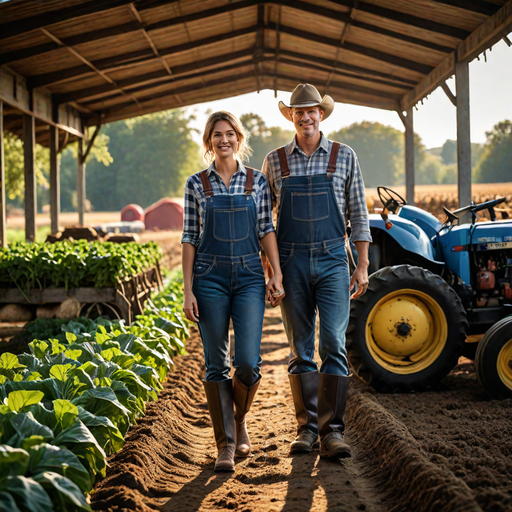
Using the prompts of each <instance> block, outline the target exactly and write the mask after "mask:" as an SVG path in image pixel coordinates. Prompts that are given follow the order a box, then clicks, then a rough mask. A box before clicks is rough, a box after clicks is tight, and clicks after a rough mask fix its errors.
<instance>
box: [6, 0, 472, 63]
mask: <svg viewBox="0 0 512 512" xmlns="http://www.w3.org/2000/svg"><path fill="white" fill-rule="evenodd" d="M122 1H123V2H124V4H129V3H131V2H126V1H124V0H122ZM274 2H275V0H274V1H269V0H260V1H258V0H242V1H241V2H236V3H232V4H229V5H226V6H223V7H221V8H213V9H207V10H204V11H200V12H198V13H194V14H188V15H185V16H179V17H175V18H170V19H167V20H162V21H159V22H157V23H153V24H145V25H143V28H144V29H145V30H146V31H151V30H156V29H160V28H167V27H171V26H175V25H179V24H182V23H188V22H190V21H197V20H200V19H205V18H209V17H212V16H218V15H221V14H224V13H226V12H231V11H235V10H239V9H244V8H247V7H251V6H254V5H257V4H272V3H274ZM98 3H101V2H98ZM135 3H136V2H135ZM336 3H339V4H340V5H348V6H349V7H350V6H351V5H352V0H343V1H341V0H338V1H337V2H336ZM279 4H280V5H284V6H287V7H291V8H293V9H297V10H299V11H302V12H307V13H310V14H315V15H318V16H323V17H326V18H329V19H336V20H339V21H342V22H347V21H349V16H348V15H346V14H344V13H340V12H339V11H336V10H334V9H329V8H327V7H321V6H316V5H311V4H309V3H307V2H304V1H300V0H281V1H280V2H279ZM146 7H147V8H150V6H146ZM139 9H140V8H139ZM358 10H360V11H361V12H370V13H372V14H377V15H378V16H381V17H383V18H386V19H390V20H393V21H398V22H401V23H407V24H410V25H412V26H416V27H418V28H423V29H426V30H430V31H432V32H434V33H439V34H444V35H448V36H451V37H456V38H458V39H464V38H466V37H467V36H468V35H469V33H468V32H467V31H465V30H461V29H459V28H456V27H451V26H449V25H445V24H442V23H434V22H431V21H429V20H425V19H423V18H420V17H417V16H412V15H407V14H403V13H400V12H398V11H393V10H391V9H384V8H380V7H378V6H374V5H373V4H368V3H365V2H360V3H359V4H358ZM379 13H380V14H379ZM352 23H353V25H354V26H357V27H360V28H364V29H366V30H370V31H373V32H376V33H380V34H383V35H387V36H389V37H394V38H396V39H399V40H403V41H407V42H410V43H412V44H417V45H420V46H425V47H427V48H432V49H435V50H438V51H443V52H447V51H449V50H450V48H448V47H446V46H443V45H439V44H435V43H431V42H428V41H424V40H422V39H420V38H415V37H411V36H407V35H405V34H401V33H400V32H397V31H393V30H389V29H385V28H382V27H379V26H378V25H374V24H370V23H367V22H366V23H364V22H359V21H357V22H356V21H354V22H352ZM1 27H2V26H1V25H0V29H1ZM140 29H141V24H140V22H138V21H135V22H130V23H123V24H121V25H116V26H114V27H109V28H105V29H99V30H94V31H90V32H86V33H83V34H80V35H76V36H70V37H67V38H63V39H62V41H63V43H65V44H66V45H67V46H74V45H78V44H82V43H86V42H89V41H98V40H101V39H104V38H107V37H112V36H116V35H121V34H126V33H129V32H135V31H139V30H140ZM0 39H1V37H0ZM57 49H59V45H55V44H43V45H36V46H33V47H29V48H24V49H22V50H15V51H12V52H6V53H4V54H0V64H7V63H9V62H14V61H16V60H21V59H24V58H29V57H34V56H36V55H41V54H43V53H48V52H51V51H54V50H57Z"/></svg>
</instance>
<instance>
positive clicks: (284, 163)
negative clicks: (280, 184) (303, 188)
mask: <svg viewBox="0 0 512 512" xmlns="http://www.w3.org/2000/svg"><path fill="white" fill-rule="evenodd" d="M277 156H278V157H279V167H280V168H281V178H288V176H290V168H289V167H288V158H286V149H284V147H282V148H279V149H278V150H277Z"/></svg>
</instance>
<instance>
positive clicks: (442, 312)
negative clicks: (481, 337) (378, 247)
mask: <svg viewBox="0 0 512 512" xmlns="http://www.w3.org/2000/svg"><path fill="white" fill-rule="evenodd" d="M467 330H468V322H467V319H466V312H465V310H464V307H463V306H462V303H461V301H460V299H459V297H458V295H457V294H456V293H455V291H454V290H453V289H452V288H451V287H450V286H449V285H448V284H447V283H446V282H445V281H444V280H443V279H442V278H441V277H439V276H438V275H436V274H433V273H432V272H430V271H428V270H425V269H423V268H420V267H414V266H410V265H397V266H393V267H385V268H383V269H381V270H378V271H377V272H375V273H374V274H373V275H372V276H370V282H369V285H368V289H367V291H366V293H365V294H364V295H363V296H361V297H359V298H357V299H354V300H352V301H351V306H350V321H349V326H348V329H347V351H348V359H349V362H350V365H351V366H352V369H353V371H354V372H355V373H356V374H357V375H358V376H359V377H360V378H361V379H362V380H363V381H365V382H366V383H367V384H369V385H370V386H372V387H373V388H374V389H375V390H376V391H379V392H382V393H389V392H407V391H412V390H414V391H423V390H428V389H431V388H432V387H434V386H436V385H437V384H438V383H439V382H440V381H441V380H442V379H443V378H444V377H445V376H446V375H447V374H448V373H449V372H450V370H451V369H452V368H453V367H454V366H455V365H456V364H457V362H458V359H459V357H460V356H461V354H462V350H463V346H464V341H465V339H466V333H467Z"/></svg>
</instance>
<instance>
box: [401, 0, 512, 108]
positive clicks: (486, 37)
mask: <svg viewBox="0 0 512 512" xmlns="http://www.w3.org/2000/svg"><path fill="white" fill-rule="evenodd" d="M511 30H512V0H509V1H508V2H507V3H506V4H505V5H504V6H503V7H502V8H501V9H500V10H499V11H498V12H496V13H495V14H494V15H493V16H491V17H490V18H489V19H488V20H487V21H486V22H484V23H482V25H480V26H479V27H478V28H477V29H476V30H475V31H474V32H473V33H472V34H471V35H470V36H469V37H468V38H467V39H465V40H464V41H463V42H462V43H460V44H459V46H458V47H457V48H456V50H455V51H454V52H452V53H450V55H448V56H446V57H445V58H444V59H443V61H442V62H441V63H440V64H439V65H438V66H437V67H436V68H434V69H433V70H432V71H431V72H430V73H429V74H428V75H427V76H426V77H425V78H423V79H422V80H421V82H420V83H419V84H418V85H416V87H414V89H413V90H412V91H410V92H408V93H407V94H406V95H405V96H404V97H403V98H402V101H401V108H402V110H407V109H408V108H409V107H410V106H412V105H414V104H416V103H417V102H418V101H419V100H420V99H422V98H424V97H425V96H426V95H427V94H430V93H431V92H432V91H433V90H434V89H436V88H437V87H438V86H439V85H441V84H442V82H444V81H445V80H447V79H448V78H450V76H452V75H453V74H454V73H455V65H456V63H457V62H470V61H471V60H472V59H474V58H475V57H476V56H478V55H479V54H480V53H481V52H483V51H484V50H485V49H486V48H489V47H490V46H492V45H493V44H495V43H496V42H498V41H499V40H500V39H502V38H503V36H504V35H506V34H507V33H508V32H510V31H511Z"/></svg>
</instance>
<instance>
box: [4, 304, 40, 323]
mask: <svg viewBox="0 0 512 512" xmlns="http://www.w3.org/2000/svg"><path fill="white" fill-rule="evenodd" d="M33 316H34V315H33V313H32V308H31V307H30V306H25V305H24V304H7V305H5V306H2V307H0V322H28V321H30V320H32V318H33Z"/></svg>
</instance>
